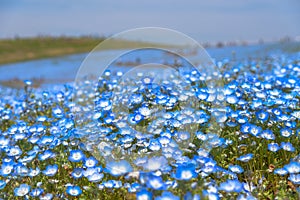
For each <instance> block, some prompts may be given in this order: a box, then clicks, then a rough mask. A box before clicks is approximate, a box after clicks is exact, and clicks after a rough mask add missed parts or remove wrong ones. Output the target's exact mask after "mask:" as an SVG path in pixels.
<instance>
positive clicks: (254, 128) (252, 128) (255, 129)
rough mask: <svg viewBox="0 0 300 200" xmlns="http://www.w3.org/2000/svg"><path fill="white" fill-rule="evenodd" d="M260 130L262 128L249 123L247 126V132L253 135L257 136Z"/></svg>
mask: <svg viewBox="0 0 300 200" xmlns="http://www.w3.org/2000/svg"><path fill="white" fill-rule="evenodd" d="M261 132H262V128H261V127H259V126H255V125H251V126H250V128H249V133H250V134H251V135H253V136H255V137H257V136H259V135H260V133H261Z"/></svg>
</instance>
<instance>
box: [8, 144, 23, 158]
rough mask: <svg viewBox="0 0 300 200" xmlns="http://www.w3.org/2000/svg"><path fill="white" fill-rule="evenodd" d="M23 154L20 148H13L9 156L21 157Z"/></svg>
mask: <svg viewBox="0 0 300 200" xmlns="http://www.w3.org/2000/svg"><path fill="white" fill-rule="evenodd" d="M21 154H22V150H21V149H20V147H18V146H15V147H11V148H10V149H9V151H8V153H7V155H8V156H19V155H21Z"/></svg>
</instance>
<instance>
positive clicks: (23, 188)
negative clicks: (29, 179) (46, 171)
mask: <svg viewBox="0 0 300 200" xmlns="http://www.w3.org/2000/svg"><path fill="white" fill-rule="evenodd" d="M29 191H30V186H29V185H27V184H21V185H20V186H19V187H17V188H15V189H14V194H15V196H17V197H23V196H25V195H26V194H28V193H29Z"/></svg>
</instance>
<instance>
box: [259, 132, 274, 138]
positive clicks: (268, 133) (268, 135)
mask: <svg viewBox="0 0 300 200" xmlns="http://www.w3.org/2000/svg"><path fill="white" fill-rule="evenodd" d="M260 136H261V137H262V138H264V139H267V140H275V135H274V133H273V132H272V131H271V130H264V131H263V132H262V133H261V135H260Z"/></svg>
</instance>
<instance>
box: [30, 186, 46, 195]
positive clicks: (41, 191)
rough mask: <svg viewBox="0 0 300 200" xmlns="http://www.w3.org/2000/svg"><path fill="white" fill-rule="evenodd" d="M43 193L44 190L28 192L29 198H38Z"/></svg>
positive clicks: (36, 189)
mask: <svg viewBox="0 0 300 200" xmlns="http://www.w3.org/2000/svg"><path fill="white" fill-rule="evenodd" d="M43 192H44V190H43V189H42V188H35V189H32V190H31V192H30V196H32V197H38V196H40V195H41V194H42V193H43Z"/></svg>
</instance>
